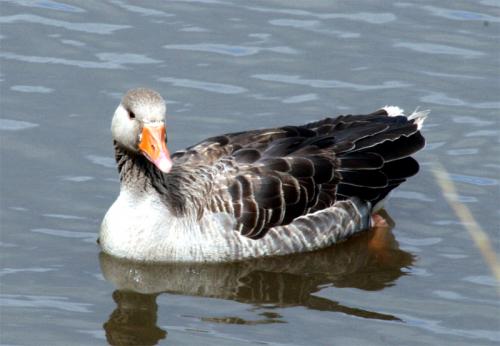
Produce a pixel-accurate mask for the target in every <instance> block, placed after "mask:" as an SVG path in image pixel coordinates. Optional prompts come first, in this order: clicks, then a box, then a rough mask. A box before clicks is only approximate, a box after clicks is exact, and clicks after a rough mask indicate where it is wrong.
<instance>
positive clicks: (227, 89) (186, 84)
mask: <svg viewBox="0 0 500 346" xmlns="http://www.w3.org/2000/svg"><path fill="white" fill-rule="evenodd" d="M158 81H160V82H166V83H170V84H172V85H173V86H176V87H182V88H192V89H199V90H205V91H210V92H214V93H218V94H241V93H244V92H246V91H247V89H245V88H242V87H239V86H236V85H231V84H222V83H212V82H204V81H198V80H193V79H180V78H171V77H163V78H158Z"/></svg>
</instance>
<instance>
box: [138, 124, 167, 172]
mask: <svg viewBox="0 0 500 346" xmlns="http://www.w3.org/2000/svg"><path fill="white" fill-rule="evenodd" d="M165 132H166V131H165V125H163V124H162V125H150V124H148V125H144V127H143V129H142V134H141V142H140V143H139V149H141V152H142V154H143V155H144V156H146V158H147V159H148V160H149V161H151V162H152V163H153V164H154V165H155V166H156V167H158V169H159V170H160V171H162V172H164V173H168V172H170V170H171V169H172V160H171V159H170V153H169V152H168V149H167V145H166V144H165V136H166V134H165Z"/></svg>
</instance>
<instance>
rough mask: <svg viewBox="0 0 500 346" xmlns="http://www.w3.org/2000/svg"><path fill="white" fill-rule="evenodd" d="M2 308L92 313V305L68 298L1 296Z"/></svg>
mask: <svg viewBox="0 0 500 346" xmlns="http://www.w3.org/2000/svg"><path fill="white" fill-rule="evenodd" d="M0 306H3V307H12V308H33V309H45V308H49V309H56V310H63V311H70V312H90V310H89V309H88V307H89V306H91V304H86V303H75V302H70V301H68V298H67V297H55V296H35V295H20V294H1V295H0Z"/></svg>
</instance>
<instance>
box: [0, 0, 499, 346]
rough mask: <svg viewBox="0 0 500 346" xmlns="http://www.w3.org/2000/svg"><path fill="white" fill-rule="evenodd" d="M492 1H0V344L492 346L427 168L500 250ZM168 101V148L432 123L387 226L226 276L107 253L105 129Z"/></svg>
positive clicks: (478, 261) (470, 252) (491, 293)
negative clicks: (444, 179) (344, 117)
mask: <svg viewBox="0 0 500 346" xmlns="http://www.w3.org/2000/svg"><path fill="white" fill-rule="evenodd" d="M499 76H500V2H499V1H497V0H482V1H479V0H478V1H466V0H461V1H457V0H448V1H439V2H437V1H414V2H406V1H401V2H392V3H391V2H386V1H364V2H359V1H357V2H350V1H349V2H347V1H344V2H340V1H338V2H334V1H324V0H315V1H293V2H291V1H284V0H273V1H263V0H262V1H236V0H190V1H188V0H184V1H164V2H160V1H141V2H139V1H121V0H109V1H55V0H12V1H5V0H4V1H1V2H0V97H1V99H0V102H1V108H0V112H1V113H0V135H1V142H0V145H1V161H0V164H1V171H0V172H1V195H0V210H1V214H0V217H1V223H0V226H1V238H0V258H1V269H0V343H1V344H3V345H93V344H95V345H102V344H106V343H110V344H114V345H154V344H157V343H158V344H171V345H250V344H269V345H498V344H499V343H500V304H499V299H498V298H499V296H498V286H497V283H496V281H495V279H494V276H493V275H492V273H491V270H490V268H489V267H488V265H486V262H485V260H484V259H483V256H482V254H481V252H480V251H479V250H478V248H477V247H476V246H475V245H474V243H473V241H472V240H471V237H470V235H469V233H467V231H466V229H465V228H464V225H463V224H462V223H461V221H460V220H459V219H458V218H457V217H456V215H455V214H454V212H453V211H452V209H451V208H450V206H449V205H448V203H447V201H446V199H445V196H444V193H443V192H442V191H441V189H440V187H439V185H438V184H437V182H436V178H435V176H434V174H433V170H435V163H436V162H440V163H441V164H442V165H443V166H444V167H445V168H446V169H447V171H449V173H450V174H451V175H450V179H451V180H452V181H453V183H454V184H455V185H456V188H457V189H458V195H455V196H451V197H453V198H454V199H455V200H456V201H459V202H460V203H463V204H464V205H465V206H466V207H468V208H469V209H470V211H471V212H472V214H473V216H474V217H475V219H476V220H477V221H478V223H479V224H480V225H481V226H482V228H483V229H484V231H485V232H486V233H487V234H488V236H489V241H490V243H491V246H492V248H493V249H494V250H496V251H497V253H498V252H500V240H499V238H500V237H499V231H500V215H499V212H498V210H499V208H498V203H499V197H500V193H499V192H500V189H499V178H500V150H499V147H500V145H499V144H500V143H499V138H500V127H499V121H498V118H499V116H500V112H499V110H500V77H499ZM137 86H149V87H153V88H155V89H157V90H158V91H160V92H161V93H162V94H163V95H164V97H165V98H166V99H167V101H168V131H169V145H170V148H171V149H172V150H176V149H181V148H183V147H185V146H187V145H190V144H193V143H195V142H197V141H199V140H201V139H203V138H205V137H208V136H212V135H216V134H220V133H224V132H230V131H240V130H245V129H252V128H255V127H260V128H262V127H269V126H278V125H285V124H300V123H305V122H308V121H312V120H315V119H320V118H321V117H323V116H326V115H337V114H341V113H363V112H370V111H374V110H375V109H377V108H379V107H381V106H384V105H386V104H395V105H399V106H400V107H402V108H404V109H406V110H407V111H408V112H411V111H413V110H414V109H415V108H416V107H417V106H419V107H421V109H431V110H432V112H431V114H430V116H429V118H428V119H427V120H426V124H425V127H424V131H423V132H424V135H425V136H426V138H427V141H428V145H427V147H426V149H425V150H424V151H422V152H420V153H418V154H417V158H418V160H419V161H420V162H421V168H422V169H421V172H420V173H419V175H418V176H416V177H414V178H411V179H410V180H409V181H408V182H407V183H405V184H403V185H402V186H401V187H400V188H399V189H398V190H397V191H395V193H394V194H393V195H392V199H391V201H390V202H389V204H388V206H387V211H388V213H389V214H390V216H391V217H392V219H394V221H395V226H394V228H393V229H392V231H388V230H378V231H377V232H367V233H365V234H363V235H362V236H360V237H357V238H355V239H352V240H350V241H347V242H346V243H343V244H340V245H338V246H335V247H333V248H331V249H327V250H324V251H321V252H318V253H314V254H308V255H303V256H298V257H297V256H295V257H291V258H286V259H276V260H271V261H257V262H255V263H247V264H237V265H222V266H195V267H189V266H140V265H135V264H132V263H124V262H117V261H114V260H113V259H111V258H109V257H106V256H103V255H100V251H99V247H98V246H97V244H96V238H97V233H98V229H99V224H100V221H101V219H102V217H103V215H104V213H105V212H106V210H107V208H108V207H109V206H110V205H111V203H112V202H113V200H114V198H115V197H116V195H117V193H118V189H119V182H118V177H117V172H116V169H115V167H114V160H113V149H112V143H111V137H110V131H109V127H110V120H111V116H112V114H113V112H114V109H115V107H116V106H117V104H118V102H119V100H120V97H121V95H122V94H123V93H124V92H125V91H126V90H127V89H129V88H133V87H137Z"/></svg>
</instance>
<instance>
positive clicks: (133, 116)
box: [128, 111, 135, 119]
mask: <svg viewBox="0 0 500 346" xmlns="http://www.w3.org/2000/svg"><path fill="white" fill-rule="evenodd" d="M128 117H129V118H130V119H135V113H134V112H132V111H128Z"/></svg>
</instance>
